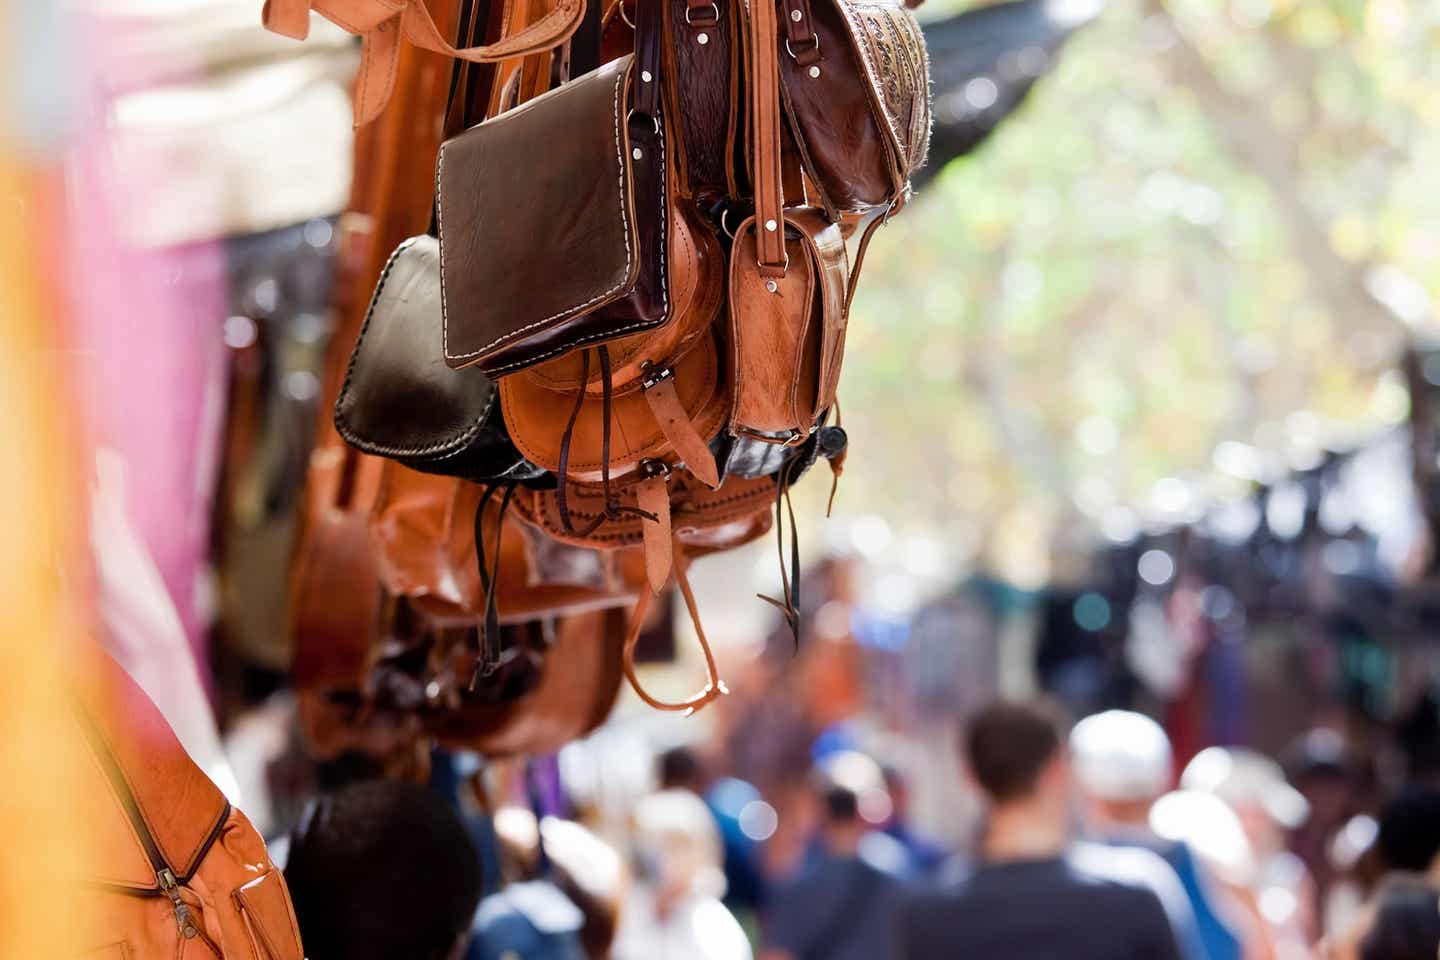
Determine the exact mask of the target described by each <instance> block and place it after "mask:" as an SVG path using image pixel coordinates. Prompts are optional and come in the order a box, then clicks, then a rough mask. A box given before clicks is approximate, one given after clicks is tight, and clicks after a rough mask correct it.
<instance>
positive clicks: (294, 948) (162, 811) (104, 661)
mask: <svg viewBox="0 0 1440 960" xmlns="http://www.w3.org/2000/svg"><path fill="white" fill-rule="evenodd" d="M97 655H98V658H99V659H100V660H101V663H100V675H101V682H100V684H99V689H98V690H86V691H84V692H79V693H77V696H76V700H75V727H76V729H75V730H74V731H72V732H71V733H72V735H74V736H80V737H83V738H84V740H85V741H86V743H87V744H88V747H89V752H90V755H91V757H92V758H93V759H94V764H93V765H92V766H91V767H90V768H89V769H88V771H87V775H88V777H89V784H88V785H87V788H86V790H85V794H84V795H85V796H86V797H87V798H88V799H89V801H90V802H92V803H93V804H94V812H93V816H94V818H95V823H96V827H97V829H96V830H95V833H96V835H98V836H99V837H100V838H101V840H102V844H103V846H102V848H101V849H100V850H99V851H97V856H96V857H95V858H94V866H93V869H94V871H95V873H94V874H93V875H92V876H91V878H90V879H91V881H92V882H91V883H90V884H89V885H87V886H86V887H85V888H84V890H83V891H82V892H81V893H80V894H79V896H80V898H81V905H80V911H81V914H82V919H83V923H82V924H81V929H83V930H84V931H85V936H87V937H88V938H90V939H91V940H92V943H93V947H94V949H95V952H90V953H86V954H85V956H87V957H90V956H97V957H113V958H115V960H128V958H130V957H162V956H163V957H178V958H183V960H303V957H304V952H303V950H302V949H301V946H300V934H299V931H298V929H297V928H296V925H295V912H294V909H293V908H292V907H291V904H290V894H289V892H288V891H287V890H286V887H285V878H284V876H283V875H282V874H281V873H280V871H279V870H278V869H276V867H275V866H274V864H272V863H271V862H270V857H269V855H268V854H267V853H266V851H265V843H264V841H263V840H261V838H260V835H259V834H258V833H256V832H255V828H254V827H252V826H251V825H250V821H248V820H246V819H245V815H244V814H243V813H241V812H240V811H239V810H236V809H234V808H233V807H231V806H230V804H229V803H228V802H227V801H226V799H225V796H224V795H223V794H222V793H221V792H220V790H219V789H218V788H217V787H216V786H215V784H213V783H211V782H210V779H209V778H208V777H206V776H205V774H204V773H203V772H201V770H200V768H199V767H197V766H196V765H195V763H194V761H192V760H191V759H190V757H189V756H188V755H187V754H186V753H185V749H184V748H183V747H181V746H180V742H179V741H178V740H177V739H176V738H175V734H174V732H173V731H172V730H171V729H170V725H169V724H167V723H166V722H165V718H164V717H162V716H161V715H160V711H159V710H157V709H156V708H155V705H154V704H153V703H151V702H150V698H149V697H147V696H146V695H145V693H144V692H143V691H142V690H141V689H140V688H139V687H138V686H136V685H135V683H134V681H132V680H131V679H130V678H129V676H127V675H126V674H125V671H123V670H122V669H121V668H120V667H119V665H118V664H116V663H115V662H114V661H113V660H111V659H110V658H109V657H108V656H106V655H105V654H103V653H98V651H97Z"/></svg>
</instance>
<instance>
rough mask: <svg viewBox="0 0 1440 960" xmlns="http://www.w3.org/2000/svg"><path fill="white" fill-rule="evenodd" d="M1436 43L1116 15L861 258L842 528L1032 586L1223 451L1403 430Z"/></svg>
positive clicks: (1287, 10) (1347, 25) (1099, 24)
mask: <svg viewBox="0 0 1440 960" xmlns="http://www.w3.org/2000/svg"><path fill="white" fill-rule="evenodd" d="M931 2H932V3H934V2H935V0H931ZM953 9H955V7H953V6H952V7H950V8H948V9H947V8H944V7H942V6H937V7H933V8H931V9H929V10H927V11H926V15H927V16H938V15H942V14H944V13H946V12H953ZM1437 49H1440V7H1437V6H1435V5H1430V4H1417V3H1407V2H1402V0H1369V2H1361V0H1234V2H1229V3H1223V2H1214V0H1112V2H1111V3H1110V4H1109V5H1108V7H1107V9H1106V10H1105V12H1104V13H1103V14H1102V15H1101V16H1100V18H1099V19H1098V20H1097V21H1095V22H1094V23H1093V24H1092V25H1090V26H1089V27H1087V28H1085V29H1084V30H1083V31H1082V32H1081V33H1080V34H1078V35H1077V36H1076V37H1075V38H1074V39H1073V40H1072V41H1071V42H1070V44H1069V45H1068V46H1067V47H1066V48H1065V50H1064V51H1063V53H1062V55H1061V57H1060V60H1059V62H1058V64H1056V65H1055V68H1054V70H1053V72H1052V73H1051V74H1050V75H1049V76H1047V77H1045V78H1044V79H1042V80H1041V81H1040V83H1039V85H1038V86H1037V87H1036V89H1035V90H1034V91H1033V92H1032V94H1031V97H1030V99H1029V101H1028V102H1027V104H1026V105H1025V106H1024V107H1023V108H1022V109H1021V110H1020V111H1019V112H1018V113H1017V114H1015V115H1014V116H1012V117H1011V118H1010V119H1009V120H1007V121H1006V122H1005V123H1004V124H1003V125H1002V127H1001V129H1000V130H998V131H997V132H996V134H995V135H994V136H993V137H992V138H991V139H990V141H989V142H987V143H986V144H985V145H983V146H982V147H981V148H980V150H979V151H978V152H977V153H976V154H975V155H974V156H971V157H968V158H962V159H960V160H957V161H955V162H954V163H952V164H950V166H949V168H948V169H946V170H945V171H944V172H943V173H942V174H941V175H940V176H939V177H938V178H937V179H936V180H935V181H934V182H933V183H932V184H930V185H929V186H928V187H927V188H926V190H925V191H924V193H923V195H920V196H918V197H917V198H916V199H915V201H914V202H913V203H912V204H911V206H910V207H909V208H908V209H906V210H905V211H904V212H903V214H902V215H900V216H898V217H896V218H895V219H894V220H893V221H892V222H891V223H890V224H889V225H888V226H887V227H886V228H885V229H884V230H882V231H881V233H880V235H879V236H878V238H877V239H876V241H875V244H874V248H873V249H872V252H871V253H870V258H869V260H868V263H867V266H866V271H865V276H864V281H863V283H862V284H861V287H860V293H859V296H858V300H857V306H856V309H855V313H854V316H853V317H852V321H851V325H850V331H849V341H848V349H847V363H846V369H845V377H844V381H843V384H842V388H841V401H842V404H843V412H844V419H845V424H846V426H847V428H848V429H849V430H850V432H851V440H852V447H851V457H850V467H849V469H848V470H847V472H846V477H845V482H844V483H843V484H842V488H841V496H840V499H839V501H837V512H848V513H850V514H852V515H853V514H859V513H869V512H874V513H879V514H881V515H883V516H885V517H887V518H888V519H889V520H890V522H891V525H892V526H893V527H895V528H896V529H897V530H899V531H901V532H919V533H923V534H926V535H929V536H932V537H936V538H939V539H942V540H947V541H949V542H950V543H951V544H952V545H954V546H955V547H956V548H957V552H958V553H960V554H962V555H963V554H966V553H971V552H974V551H978V552H979V560H980V561H981V562H982V563H984V564H986V565H988V566H990V567H992V568H998V569H999V572H1002V573H1006V574H1009V575H1014V576H1016V577H1017V578H1018V579H1021V580H1028V579H1034V578H1035V577H1036V575H1037V574H1039V575H1043V573H1042V572H1040V571H1036V570H1035V569H1033V568H1034V566H1035V564H1036V563H1041V562H1043V555H1044V551H1045V550H1046V549H1048V548H1047V546H1046V544H1047V543H1048V542H1049V541H1050V540H1051V538H1052V537H1053V535H1054V534H1055V533H1056V532H1057V531H1071V530H1075V529H1080V528H1083V527H1087V526H1088V527H1089V528H1091V529H1094V528H1095V526H1096V525H1097V524H1099V522H1100V520H1101V518H1102V517H1103V516H1104V514H1105V512H1106V510H1107V509H1112V510H1113V508H1114V507H1115V506H1116V505H1129V506H1133V507H1136V508H1138V509H1140V510H1141V511H1142V512H1143V511H1144V510H1145V509H1147V508H1148V507H1150V506H1151V505H1152V496H1153V491H1154V490H1155V486H1156V484H1157V482H1159V481H1161V480H1162V479H1164V478H1168V477H1192V478H1200V482H1199V485H1200V486H1201V487H1202V488H1204V489H1206V490H1209V489H1210V488H1212V487H1213V486H1214V482H1213V480H1212V479H1210V478H1211V477H1212V475H1213V474H1214V473H1215V467H1214V466H1213V464H1212V453H1213V451H1214V449H1215V447H1216V445H1217V444H1219V443H1220V442H1222V441H1227V440H1233V441H1239V442H1241V443H1244V444H1248V445H1254V446H1255V447H1256V448H1258V449H1259V450H1260V451H1261V452H1264V453H1268V454H1273V455H1275V456H1277V457H1281V456H1289V457H1294V456H1296V455H1303V453H1304V452H1305V450H1306V449H1309V448H1313V447H1315V446H1316V445H1317V444H1322V443H1327V442H1332V441H1334V440H1335V439H1336V438H1342V439H1343V438H1345V437H1348V436H1356V435H1362V434H1363V433H1365V432H1367V431H1370V430H1374V429H1376V428H1377V427H1378V426H1380V425H1383V424H1387V423H1393V422H1396V421H1397V420H1399V419H1401V418H1403V416H1404V415H1405V412H1406V407H1405V399H1404V394H1403V390H1402V389H1400V388H1399V387H1398V382H1397V379H1396V377H1395V375H1394V374H1393V373H1392V372H1390V367H1391V365H1392V361H1393V358H1394V356H1395V353H1396V351H1397V350H1398V349H1399V346H1400V344H1401V343H1403V340H1404V338H1405V336H1406V335H1407V334H1408V332H1409V330H1410V328H1411V327H1420V328H1423V327H1425V326H1426V325H1427V323H1428V322H1429V300H1430V298H1432V297H1435V296H1437V295H1440V271H1437V270H1436V269H1435V268H1434V264H1435V263H1436V260H1437V254H1440V190H1437V189H1436V187H1437V186H1440V57H1436V56H1435V55H1434V54H1435V51H1436V50H1437ZM816 486H817V487H818V486H819V484H818V483H817V484H816ZM1162 486H1163V485H1162ZM817 494H818V491H817ZM1027 544H1028V545H1029V546H1027ZM1036 544H1039V551H1040V553H1039V554H1038V555H1037V553H1036V546H1035V545H1036ZM1017 567H1018V568H1019V569H1016V568H1017ZM1027 567H1028V568H1030V569H1029V570H1028V574H1029V575H1028V576H1027V575H1026V574H1027V570H1026V569H1025V568H1027Z"/></svg>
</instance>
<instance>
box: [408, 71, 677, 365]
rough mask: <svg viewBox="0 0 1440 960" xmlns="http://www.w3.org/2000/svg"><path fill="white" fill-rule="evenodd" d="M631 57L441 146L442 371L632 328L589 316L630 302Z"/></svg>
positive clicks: (636, 242)
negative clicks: (621, 301) (623, 299)
mask: <svg viewBox="0 0 1440 960" xmlns="http://www.w3.org/2000/svg"><path fill="white" fill-rule="evenodd" d="M632 59H633V58H632V57H625V58H622V59H621V60H617V61H614V62H612V63H609V64H606V65H605V66H603V67H601V68H600V69H599V70H596V71H594V72H592V73H589V74H586V75H585V76H583V77H580V78H579V79H576V80H573V81H571V82H570V83H567V84H565V85H563V86H561V87H559V88H557V89H555V90H552V91H551V92H549V93H547V94H544V95H542V96H540V97H537V98H535V99H534V100H531V101H530V102H528V103H526V104H524V105H523V106H520V107H518V108H516V109H514V110H511V111H509V112H507V113H504V114H501V115H500V116H498V117H495V118H494V119H491V120H487V121H486V122H485V123H482V124H480V125H479V126H476V127H473V128H471V129H470V130H467V131H466V132H465V133H463V134H461V135H459V136H457V137H454V138H452V139H450V140H447V141H446V142H445V143H444V144H443V145H442V146H441V148H440V159H439V161H438V165H437V170H436V181H437V182H436V204H437V208H438V217H437V222H438V227H439V231H438V232H439V235H440V280H441V314H442V337H443V347H444V356H445V362H446V363H448V364H449V365H450V366H452V367H464V366H468V365H470V364H479V365H480V366H481V368H482V369H485V370H486V371H487V372H491V373H494V374H500V373H504V372H508V371H509V370H513V369H519V368H520V367H522V366H528V365H530V364H532V363H537V362H539V361H541V360H544V359H547V358H548V357H550V356H558V355H559V354H561V353H563V352H565V351H567V350H570V349H573V348H574V347H576V346H578V345H582V344H583V343H584V342H587V341H588V342H598V341H600V340H604V339H608V338H611V337H615V336H620V335H622V334H624V333H626V332H633V331H629V330H626V329H624V325H623V324H616V323H614V322H607V321H605V320H604V318H598V317H594V316H593V315H594V314H595V313H596V311H599V310H600V309H601V308H602V307H604V306H606V305H607V304H609V303H612V302H614V301H616V300H618V299H620V298H621V297H624V296H626V295H627V294H628V293H629V291H630V290H631V288H632V287H634V285H635V282H636V279H637V277H638V276H639V271H640V254H641V245H640V238H639V234H638V230H637V224H636V212H635V196H634V193H635V191H634V186H633V184H632V182H631V169H630V150H631V147H630V139H629V131H628V129H627V119H626V112H627V111H626V93H627V89H626V88H627V86H628V83H627V81H628V78H629V75H630V66H631V63H632ZM582 318H586V319H588V320H589V325H588V326H587V324H586V323H585V322H583V320H582ZM663 319H664V317H663V316H661V317H659V318H657V322H659V321H663ZM649 325H652V324H648V323H641V324H639V326H637V328H636V329H639V328H642V327H645V326H649ZM617 326H618V327H620V328H619V329H617ZM590 327H597V329H590ZM507 351H508V352H509V354H510V356H509V357H507V356H506V354H507ZM517 351H518V352H521V353H523V357H522V358H521V359H520V360H518V361H517V360H515V359H514V355H515V354H516V353H517Z"/></svg>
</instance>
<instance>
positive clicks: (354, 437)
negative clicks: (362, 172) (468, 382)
mask: <svg viewBox="0 0 1440 960" xmlns="http://www.w3.org/2000/svg"><path fill="white" fill-rule="evenodd" d="M414 242H415V238H414V237H411V238H410V239H409V240H406V241H405V242H404V243H402V244H400V246H398V247H396V248H395V250H394V251H393V252H392V253H391V254H390V259H389V260H387V261H385V269H384V270H382V271H380V279H379V281H377V282H376V284H375V294H374V296H372V297H371V298H370V307H369V309H367V310H366V311H365V321H364V322H363V323H362V324H360V333H359V335H358V336H357V337H356V338H355V349H354V351H352V352H351V354H350V363H349V365H348V366H347V367H346V368H345V382H344V383H342V384H341V385H340V395H339V396H338V397H337V398H336V399H335V429H336V430H338V431H339V432H340V436H341V437H342V438H344V440H345V442H346V443H349V444H351V445H352V446H354V447H356V448H357V449H359V450H361V451H363V452H365V453H373V454H377V455H379V456H385V457H424V456H429V455H431V454H435V453H444V454H445V455H446V456H452V455H458V454H460V453H463V452H464V447H465V445H466V444H468V443H469V442H470V441H471V440H473V439H475V435H476V434H478V433H479V432H480V428H481V427H482V426H484V424H485V422H486V421H487V420H489V419H490V411H491V410H492V409H493V408H494V406H495V396H496V393H497V392H498V391H496V390H493V389H492V390H491V391H490V396H489V398H488V399H486V401H485V409H484V410H481V411H480V416H479V417H478V418H477V419H476V421H475V423H474V424H473V425H472V426H470V427H469V428H467V429H466V430H464V431H463V432H462V433H460V434H459V435H457V436H454V437H446V438H444V439H442V440H439V441H437V442H435V443H432V444H427V445H426V446H423V447H411V448H407V447H395V446H390V445H388V444H382V443H374V442H372V441H370V440H366V439H364V438H363V437H360V436H359V435H358V434H357V433H356V432H355V428H354V426H353V425H352V424H351V423H350V421H349V418H348V417H346V416H345V413H344V411H343V410H342V405H343V404H344V402H345V398H346V397H347V396H348V395H349V393H350V381H351V379H352V378H353V377H354V375H355V360H356V358H357V357H358V356H359V354H360V344H361V343H363V342H364V340H365V331H367V330H369V329H370V319H371V317H373V316H374V315H375V306H376V304H377V303H379V301H380V291H381V290H383V289H384V288H385V281H386V280H388V279H389V277H390V271H391V270H392V269H394V267H395V263H396V262H397V261H398V260H399V258H400V252H401V251H402V250H404V249H406V248H407V247H409V246H410V245H411V244H413V243H414ZM442 282H443V281H442ZM439 459H443V458H439Z"/></svg>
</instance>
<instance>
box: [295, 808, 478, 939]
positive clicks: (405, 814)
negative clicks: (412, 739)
mask: <svg viewBox="0 0 1440 960" xmlns="http://www.w3.org/2000/svg"><path fill="white" fill-rule="evenodd" d="M480 877H481V870H480V857H479V855H478V854H477V853H476V851H475V846H474V844H473V843H471V841H470V836H469V834H468V833H467V832H466V830H465V827H464V825H463V824H462V823H461V822H460V818H459V817H458V816H457V815H456V814H455V812H454V811H453V810H452V809H451V808H450V807H449V805H447V804H446V803H445V801H444V800H443V799H442V798H441V797H440V796H439V795H437V794H435V793H432V792H431V791H429V790H426V789H425V788H423V787H419V786H416V785H414V784H409V783H401V782H398V781H394V780H374V781H369V782H363V783H356V784H352V785H350V786H347V787H344V788H343V789H341V790H339V791H337V792H336V793H334V794H329V795H324V796H321V797H320V798H318V799H317V800H315V801H314V802H313V803H312V804H311V805H310V806H309V808H307V809H306V811H305V815H304V816H303V817H302V818H301V822H300V825H299V826H298V827H297V828H296V830H295V832H294V834H293V835H292V837H291V840H290V850H289V855H288V858H287V861H286V865H285V881H286V883H287V884H288V886H289V887H290V896H291V899H292V900H293V901H294V903H295V919H296V921H297V922H298V923H299V926H300V938H301V940H302V941H303V942H304V944H305V955H306V957H307V958H308V960H451V958H458V957H460V956H462V955H463V953H464V950H465V946H466V941H467V939H468V936H469V930H470V923H471V919H472V917H473V916H474V914H475V907H476V905H477V904H478V903H479V902H480V893H481V886H482V884H481V879H480Z"/></svg>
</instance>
